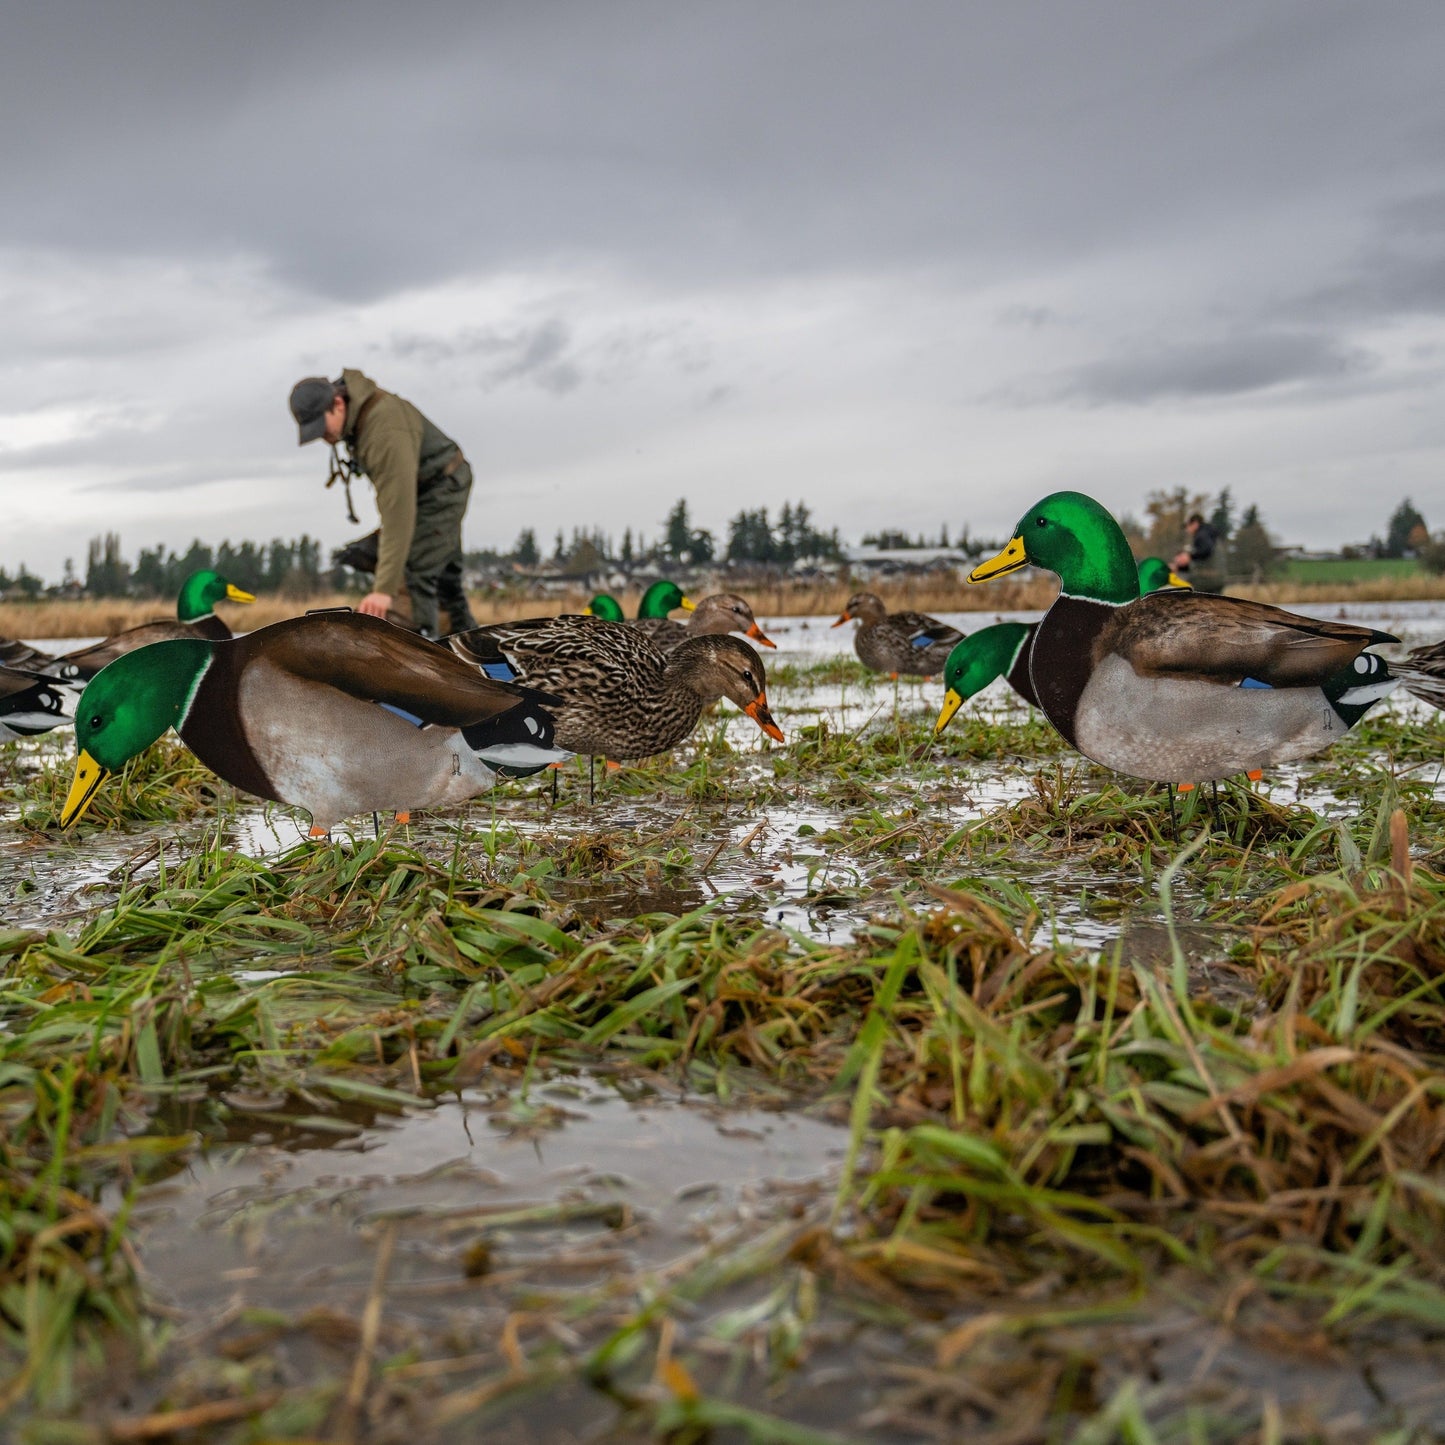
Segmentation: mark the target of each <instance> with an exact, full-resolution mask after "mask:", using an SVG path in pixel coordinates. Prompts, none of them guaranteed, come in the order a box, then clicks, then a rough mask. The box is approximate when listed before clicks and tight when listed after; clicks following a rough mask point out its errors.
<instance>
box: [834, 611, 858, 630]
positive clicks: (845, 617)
mask: <svg viewBox="0 0 1445 1445" xmlns="http://www.w3.org/2000/svg"><path fill="white" fill-rule="evenodd" d="M852 620H853V614H852V613H851V612H848V611H846V610H845V611H844V613H843V615H842V616H841V617H840V618H839V619H838V620H837V621H836V622H830V623H829V624H828V626H829V627H841V626H842V625H843V624H844V623H845V622H851V621H852Z"/></svg>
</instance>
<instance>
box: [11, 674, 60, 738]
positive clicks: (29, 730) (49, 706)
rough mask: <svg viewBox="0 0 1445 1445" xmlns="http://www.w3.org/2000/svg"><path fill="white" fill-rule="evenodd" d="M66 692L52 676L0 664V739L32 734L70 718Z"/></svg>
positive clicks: (57, 725) (42, 731)
mask: <svg viewBox="0 0 1445 1445" xmlns="http://www.w3.org/2000/svg"><path fill="white" fill-rule="evenodd" d="M67 696H73V694H67V693H66V692H65V690H64V689H63V688H62V687H60V686H59V685H57V684H56V682H55V680H54V679H53V678H48V677H41V676H38V675H37V674H36V673H33V672H22V671H20V670H19V669H17V668H13V667H3V666H0V741H7V742H8V741H11V740H13V739H15V738H31V737H35V736H36V735H37V734H39V733H48V732H49V731H50V730H51V729H52V728H58V727H60V726H62V725H63V724H65V723H68V722H70V721H71V716H70V714H69V713H68V712H66V710H65V703H66V699H67Z"/></svg>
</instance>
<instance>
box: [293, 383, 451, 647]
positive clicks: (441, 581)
mask: <svg viewBox="0 0 1445 1445" xmlns="http://www.w3.org/2000/svg"><path fill="white" fill-rule="evenodd" d="M291 415H292V416H294V417H295V418H296V424H297V426H298V427H299V428H300V430H301V445H302V446H305V445H306V443H307V442H312V441H315V440H316V439H317V438H318V437H322V438H325V440H326V441H327V442H328V443H329V444H330V446H331V447H332V449H333V453H334V451H335V448H336V447H337V446H338V444H340V443H342V442H344V443H345V444H346V446H347V449H348V451H349V453H350V456H349V458H347V459H345V460H340V459H339V458H337V459H335V461H334V465H333V471H332V481H334V480H336V478H337V476H338V475H339V476H340V477H341V479H342V480H343V481H346V480H348V479H349V477H350V476H355V475H357V474H359V473H362V472H365V473H366V475H367V476H368V477H370V478H371V484H372V486H373V487H375V488H376V509H377V511H378V512H379V513H380V514H381V535H380V537H379V538H378V540H377V557H376V575H375V579H374V580H373V582H372V587H371V591H370V592H368V593H367V594H366V596H365V597H363V598H362V599H361V602H360V604H359V605H358V608H357V610H358V611H360V612H364V613H366V614H367V615H368V616H370V617H385V618H387V619H388V620H389V621H392V622H397V623H400V624H401V625H402V626H404V627H411V628H415V629H416V631H418V632H421V633H424V634H425V635H426V636H428V637H436V636H438V635H439V634H440V627H439V619H438V607H439V606H440V610H441V611H443V612H445V613H446V615H447V627H446V630H447V631H448V632H460V631H461V630H462V629H463V628H466V627H475V626H476V622H475V619H474V618H473V617H472V611H471V608H470V607H469V606H468V605H467V598H466V593H465V592H464V591H463V590H462V514H463V513H464V512H465V511H466V510H467V498H468V496H469V495H470V494H471V490H472V469H471V467H469V466H468V465H467V461H466V458H465V457H464V456H462V449H461V448H460V447H459V446H458V445H457V444H456V443H455V442H454V441H453V440H452V439H451V438H450V437H449V436H447V434H446V433H445V432H443V431H442V430H441V429H440V428H439V427H437V426H435V425H434V424H433V423H432V422H430V421H428V420H427V419H426V417H424V416H423V415H422V414H421V413H420V412H419V411H418V410H417V409H416V408H415V407H414V406H413V405H412V404H411V403H410V402H409V401H405V400H403V399H402V398H401V397H399V396H395V395H393V394H392V393H391V392H389V391H383V390H382V389H381V388H380V387H379V386H377V384H376V383H375V382H374V381H372V379H371V378H370V377H369V376H363V375H362V374H361V372H359V371H351V370H349V369H348V370H345V371H343V372H342V373H341V376H340V378H339V379H338V380H336V381H327V380H326V378H325V377H322V376H308V377H306V378H305V379H304V380H302V381H298V382H297V383H296V385H295V386H294V387H292V389H291ZM327 485H328V486H330V485H331V482H329V481H328V483H327ZM350 502H351V494H350V489H349V487H348V491H347V506H348V509H349V507H350ZM355 520H356V518H355V517H354V516H353V517H352V521H355Z"/></svg>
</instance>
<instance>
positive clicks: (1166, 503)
mask: <svg viewBox="0 0 1445 1445" xmlns="http://www.w3.org/2000/svg"><path fill="white" fill-rule="evenodd" d="M1194 513H1198V514H1200V515H1202V516H1203V517H1204V518H1205V519H1206V520H1207V521H1208V523H1209V525H1210V527H1211V528H1212V529H1213V531H1214V533H1215V535H1216V536H1217V538H1218V540H1219V548H1220V558H1221V560H1222V563H1223V569H1224V570H1225V571H1226V572H1227V574H1228V575H1229V577H1231V578H1233V579H1253V580H1261V581H1262V580H1265V579H1266V578H1268V577H1270V576H1271V575H1273V574H1274V573H1276V572H1277V571H1278V570H1279V567H1280V563H1281V556H1282V551H1283V549H1282V547H1281V544H1280V542H1279V540H1278V539H1277V538H1276V537H1275V535H1274V534H1273V532H1271V530H1270V529H1269V527H1268V525H1267V524H1266V522H1265V520H1264V517H1263V514H1262V512H1261V510H1260V508H1259V506H1258V505H1256V504H1251V505H1248V506H1246V507H1244V508H1243V509H1242V510H1241V509H1239V507H1238V506H1237V503H1236V501H1235V499H1234V497H1233V495H1232V493H1231V491H1230V489H1229V488H1228V487H1226V488H1224V489H1223V490H1222V491H1221V492H1219V493H1218V495H1216V496H1210V495H1208V494H1205V493H1200V492H1191V491H1190V490H1189V489H1188V488H1186V487H1174V488H1172V489H1167V490H1156V491H1153V492H1150V493H1149V495H1148V497H1147V498H1146V499H1145V501H1144V507H1143V519H1142V520H1141V519H1140V518H1138V517H1136V516H1134V515H1132V514H1130V513H1125V514H1124V515H1123V516H1122V517H1120V519H1119V520H1120V525H1121V526H1122V527H1123V529H1124V532H1125V535H1126V536H1127V537H1128V538H1129V542H1130V545H1131V546H1132V547H1133V549H1134V552H1135V554H1136V555H1137V556H1140V557H1144V556H1160V557H1164V558H1166V559H1168V558H1172V557H1173V556H1174V555H1175V553H1176V552H1178V550H1179V549H1180V547H1181V546H1182V545H1184V542H1185V522H1186V521H1187V519H1188V518H1189V517H1190V516H1191V515H1193V514H1194ZM863 542H864V544H865V545H873V546H876V547H880V548H885V549H901V548H938V549H952V550H955V551H958V552H959V553H961V554H962V555H964V556H966V557H974V556H979V555H983V554H985V553H987V552H991V551H994V550H996V548H995V546H994V544H993V543H991V542H987V541H983V540H981V539H977V538H974V537H971V536H970V534H969V530H968V528H967V527H966V526H964V527H962V528H960V529H959V530H958V531H957V532H956V533H955V534H954V540H952V541H950V532H949V527H948V526H947V524H945V525H943V526H942V527H941V528H940V530H939V532H938V535H937V537H936V538H935V537H929V536H926V535H924V534H922V533H919V534H917V535H915V536H911V537H910V536H909V535H908V534H906V533H904V532H902V531H901V530H895V529H884V530H880V531H877V532H872V533H868V534H866V535H865V536H864V537H863ZM1341 551H1342V555H1343V556H1345V557H1347V558H1348V557H1383V558H1403V557H1415V558H1418V560H1419V561H1420V562H1421V564H1422V565H1423V566H1425V567H1426V568H1427V569H1428V570H1430V571H1432V572H1442V573H1445V533H1442V534H1440V535H1439V536H1438V537H1432V535H1431V533H1430V530H1429V527H1428V525H1427V523H1426V520H1425V518H1424V516H1423V515H1422V514H1421V513H1420V511H1419V509H1418V508H1417V507H1416V506H1415V505H1414V503H1413V502H1412V501H1411V500H1410V499H1409V498H1408V497H1407V498H1405V499H1404V500H1403V501H1401V502H1400V504H1399V505H1398V506H1397V507H1396V508H1395V509H1394V511H1393V512H1391V514H1390V516H1389V519H1388V521H1387V523H1386V526H1385V530H1384V534H1383V536H1372V537H1371V538H1370V539H1369V541H1368V542H1366V543H1361V544H1356V545H1352V546H1346V547H1344V548H1342V549H1341ZM843 558H844V548H843V543H842V540H841V538H840V536H839V533H838V529H837V527H833V528H830V529H828V530H826V531H825V530H823V529H822V528H821V527H819V526H818V525H816V524H815V522H814V520H813V514H812V512H811V511H810V509H809V508H808V506H807V504H806V503H805V502H801V501H799V502H784V503H783V506H782V509H781V510H780V511H779V512H778V513H777V515H776V517H774V516H772V515H770V513H769V510H768V508H766V507H757V508H752V509H748V508H745V509H743V510H742V511H740V512H738V514H737V515H736V516H735V517H733V518H732V520H731V521H730V522H729V523H728V524H727V534H726V538H725V539H724V540H723V541H721V542H719V540H718V539H717V538H715V537H714V535H713V533H712V532H710V531H709V530H707V529H706V528H702V527H696V526H694V525H693V523H692V518H691V514H690V511H689V508H688V504H687V501H686V499H685V498H679V499H678V501H677V502H676V503H674V505H673V506H672V508H671V509H670V510H669V511H668V513H667V515H666V517H665V518H664V519H663V521H662V523H661V525H660V528H659V531H658V533H657V536H656V538H655V540H653V541H651V542H649V541H648V540H647V538H646V537H645V536H644V535H643V534H642V533H641V532H638V533H634V532H633V530H632V528H631V527H628V528H626V529H625V530H624V532H623V534H622V540H621V542H620V543H617V544H614V541H613V538H612V537H611V536H610V535H608V534H605V533H603V532H602V531H600V530H597V529H588V528H580V527H574V528H573V529H572V530H571V532H570V534H567V533H564V532H563V530H562V529H561V528H559V529H558V530H557V532H556V535H555V537H554V539H553V541H552V544H551V547H550V550H549V549H546V548H544V547H543V545H542V544H540V543H539V542H538V539H537V534H536V531H535V529H534V528H532V527H524V528H523V529H522V531H521V533H520V535H519V536H518V537H517V540H516V541H515V543H514V544H513V545H512V547H511V549H510V550H508V551H501V550H499V549H484V550H475V551H471V552H468V553H467V554H466V561H467V563H468V565H469V566H470V567H472V568H473V569H476V570H483V571H485V570H491V569H515V568H520V569H521V570H523V571H533V570H537V569H542V568H546V569H547V570H552V571H560V572H561V573H563V574H564V575H566V576H571V577H579V578H580V577H586V576H588V575H590V574H592V573H595V572H598V571H602V570H606V569H620V570H622V571H626V572H630V571H633V570H635V569H643V568H648V567H689V566H691V567H705V566H711V565H716V564H720V563H726V564H728V565H733V566H742V567H777V568H786V567H792V566H794V565H795V564H797V563H799V562H817V563H820V564H823V563H836V562H840V561H842V560H843ZM207 568H209V569H211V570H214V571H216V572H219V573H221V574H222V575H223V576H224V577H226V578H227V579H228V580H229V581H231V582H234V583H235V584H236V585H237V586H238V587H243V588H245V589H246V591H248V592H258V593H263V592H272V593H276V592H279V593H284V594H287V595H291V596H296V597H306V596H311V595H312V594H314V593H318V592H322V591H325V590H327V589H328V588H342V587H345V586H346V585H347V584H348V583H349V582H351V581H353V580H354V577H353V574H351V573H349V572H347V571H346V569H345V568H342V567H340V566H338V565H337V564H336V563H335V561H334V560H333V561H332V562H330V563H327V562H325V561H324V560H323V555H322V546H321V543H320V542H319V541H317V540H316V539H314V538H312V537H310V536H307V535H305V534H304V533H303V534H302V535H301V536H300V537H297V538H292V539H289V540H288V539H284V538H279V537H278V538H274V539H273V540H271V541H270V542H252V541H243V542H237V543H232V542H230V541H229V540H227V541H223V542H221V543H220V544H219V545H217V546H215V547H212V546H211V545H210V544H209V543H206V542H203V541H201V540H200V539H199V538H198V539H196V540H195V541H193V542H192V543H191V544H190V546H189V547H188V548H187V549H186V550H185V551H184V552H177V551H175V550H169V549H167V548H166V547H164V546H156V547H142V548H141V549H140V551H139V553H138V554H137V555H136V557H135V559H134V560H133V561H130V560H127V559H126V557H125V556H124V555H123V553H122V549H121V540H120V536H119V534H118V533H115V532H107V533H105V534H104V535H103V536H99V537H93V538H92V539H91V541H90V543H89V545H88V548H87V554H86V562H85V572H84V576H83V577H82V576H78V575H77V573H76V570H75V567H74V564H73V561H72V560H71V559H69V558H67V559H66V563H65V575H64V579H63V581H62V582H61V583H60V585H59V586H58V587H47V586H46V584H45V582H44V581H43V580H42V579H41V578H39V577H37V576H36V575H35V574H34V573H32V572H30V571H29V570H28V568H26V567H25V566H24V564H22V565H21V566H20V568H19V570H18V572H16V573H15V574H13V575H12V574H10V573H8V572H6V571H5V570H4V569H3V568H0V595H14V594H16V593H18V594H20V595H21V596H24V597H31V598H36V597H40V596H42V595H45V594H46V593H49V594H51V595H55V594H57V593H59V594H60V595H75V594H78V593H81V592H84V593H86V594H88V595H90V596H92V597H144V598H151V597H157V598H159V597H167V596H174V595H175V594H176V593H177V592H179V591H180V587H181V583H182V582H184V580H185V579H186V578H187V577H188V576H189V575H190V574H191V573H192V572H197V571H200V570H202V569H207Z"/></svg>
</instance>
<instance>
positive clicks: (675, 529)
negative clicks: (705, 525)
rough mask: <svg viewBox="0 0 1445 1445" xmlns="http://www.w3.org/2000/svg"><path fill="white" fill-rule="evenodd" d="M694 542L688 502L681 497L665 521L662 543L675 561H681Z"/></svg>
mask: <svg viewBox="0 0 1445 1445" xmlns="http://www.w3.org/2000/svg"><path fill="white" fill-rule="evenodd" d="M691 543H692V527H691V526H690V525H689V523H688V519H687V502H686V501H685V500H684V499H683V498H681V497H679V498H678V500H677V503H676V505H675V506H674V507H673V509H672V511H670V512H669V513H668V514H667V520H666V521H665V522H664V523H663V533H662V545H663V547H664V548H665V549H666V552H667V555H668V557H669V558H671V560H672V561H674V562H680V561H681V560H682V557H683V554H684V553H686V552H687V551H688V550H689V548H690V545H691Z"/></svg>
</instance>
